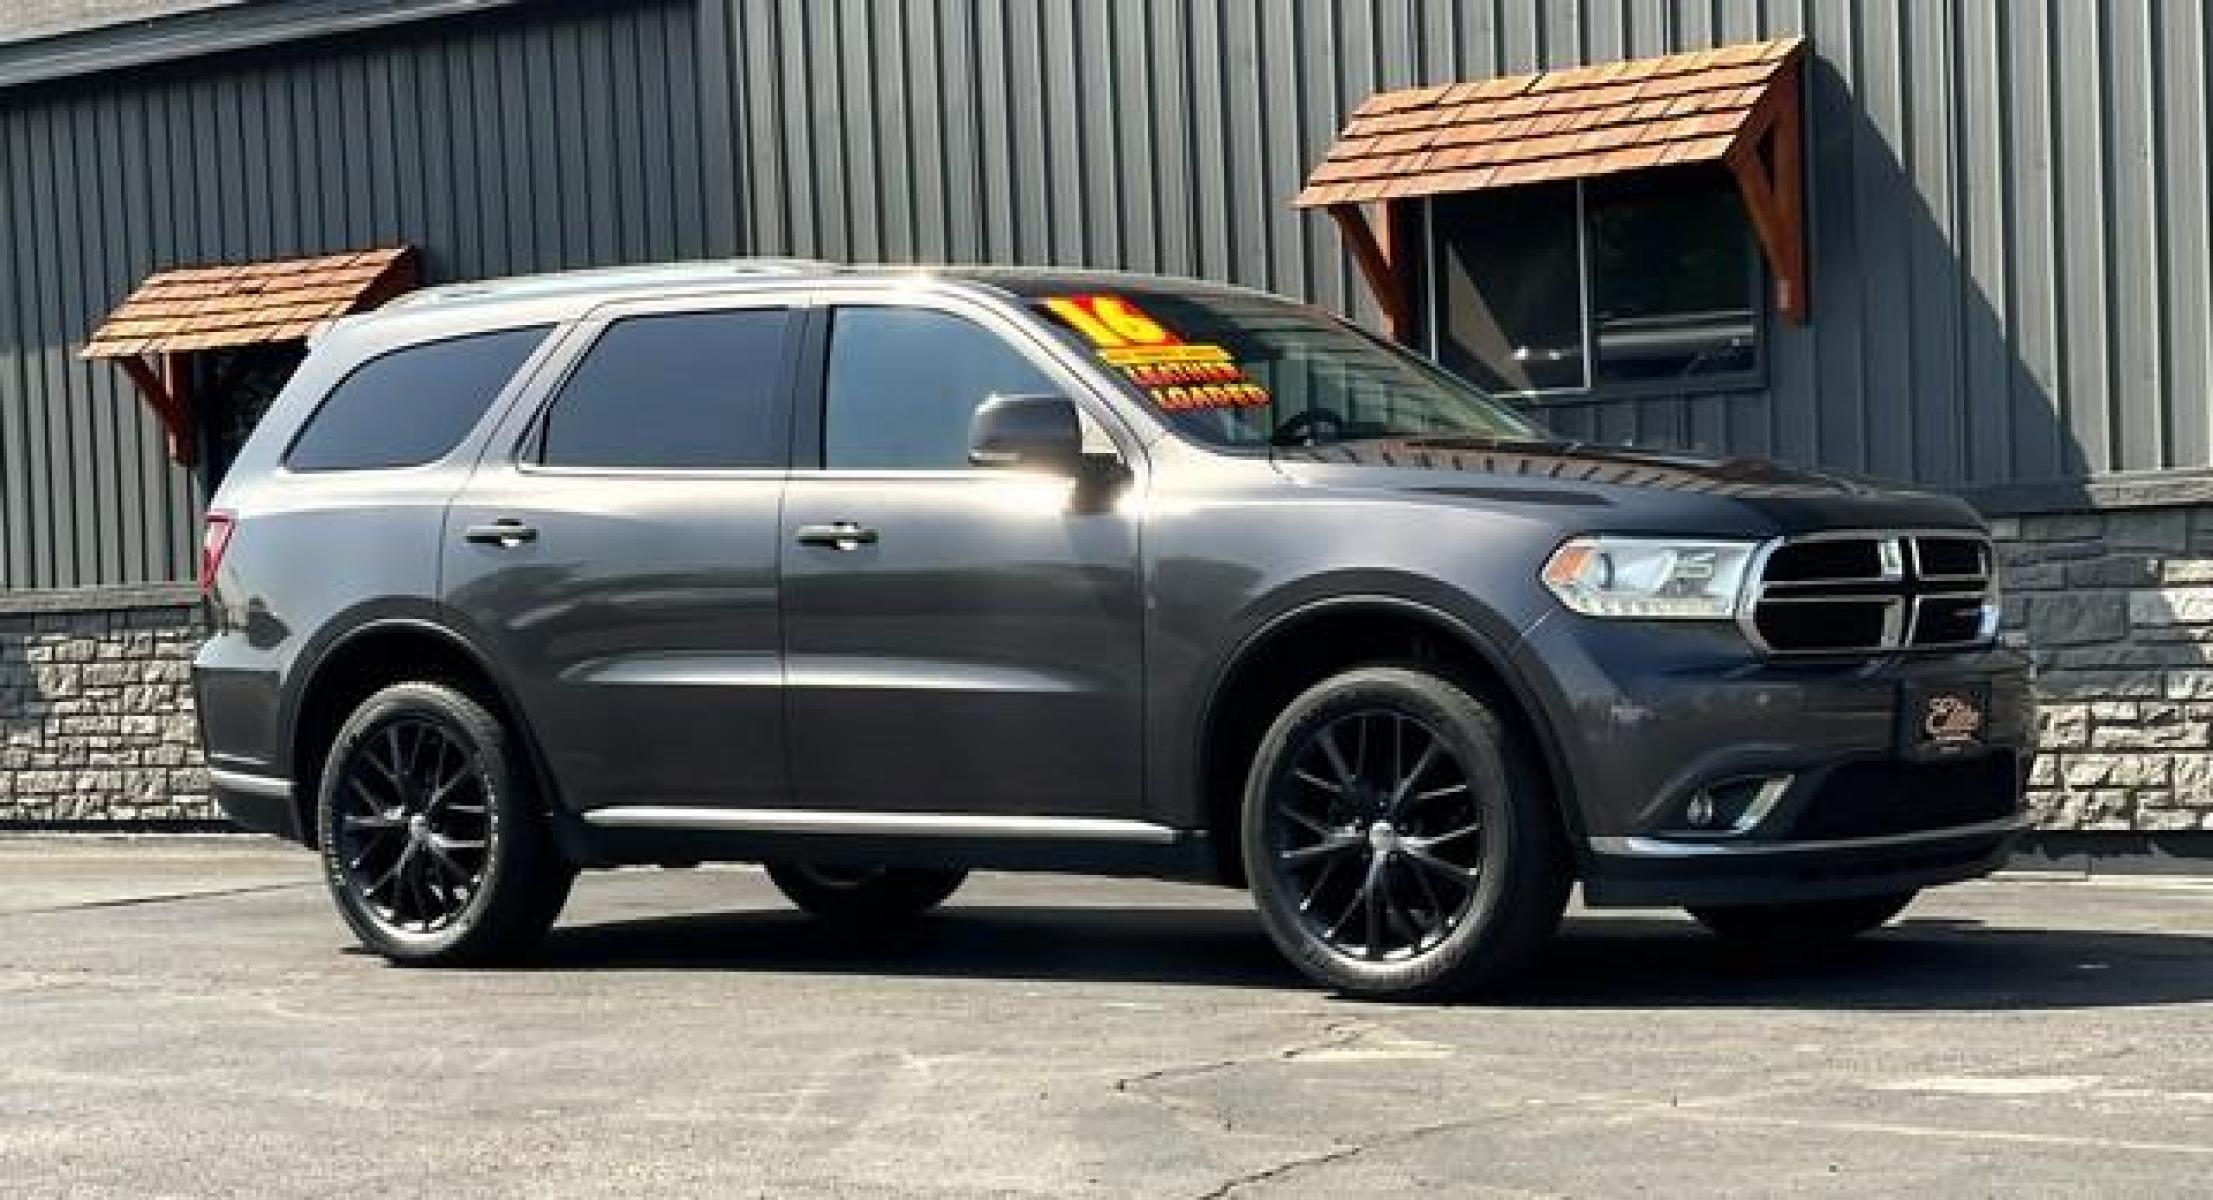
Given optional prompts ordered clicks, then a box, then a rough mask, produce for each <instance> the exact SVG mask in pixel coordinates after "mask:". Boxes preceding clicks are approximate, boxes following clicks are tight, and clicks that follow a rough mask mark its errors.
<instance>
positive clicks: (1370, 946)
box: [1360, 854, 1384, 958]
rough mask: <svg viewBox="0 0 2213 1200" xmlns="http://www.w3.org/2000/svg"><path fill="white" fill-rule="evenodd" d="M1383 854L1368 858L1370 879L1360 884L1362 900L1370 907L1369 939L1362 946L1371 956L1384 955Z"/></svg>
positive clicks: (1378, 956)
mask: <svg viewBox="0 0 2213 1200" xmlns="http://www.w3.org/2000/svg"><path fill="white" fill-rule="evenodd" d="M1383 861H1384V860H1383V856H1382V855H1380V854H1378V855H1376V856H1375V857H1374V858H1372V859H1369V860H1368V880H1367V882H1366V883H1363V884H1361V885H1360V896H1361V902H1362V903H1363V904H1365V905H1366V906H1367V909H1368V929H1367V941H1366V943H1365V944H1364V945H1363V946H1362V947H1361V949H1362V952H1363V953H1365V954H1366V955H1367V956H1368V957H1369V958H1381V957H1383Z"/></svg>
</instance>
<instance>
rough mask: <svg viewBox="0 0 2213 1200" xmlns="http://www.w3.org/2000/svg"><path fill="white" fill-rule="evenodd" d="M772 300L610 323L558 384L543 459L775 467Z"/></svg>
mask: <svg viewBox="0 0 2213 1200" xmlns="http://www.w3.org/2000/svg"><path fill="white" fill-rule="evenodd" d="M789 324H790V314H789V313H787V312H786V311H785V310H783V309H780V308H750V309H738V310H734V311H728V312H704V313H679V314H673V315H670V316H665V317H630V318H627V319H625V320H621V321H616V322H614V323H613V324H611V325H609V326H608V327H607V332H606V333H604V334H602V335H600V339H599V341H597V342H595V343H593V345H592V348H591V349H590V350H589V351H587V352H586V353H585V355H584V361H583V362H581V363H579V364H577V368H576V373H575V374H573V375H571V376H569V379H568V382H566V383H564V384H563V385H561V394H560V395H559V396H558V397H556V398H555V399H554V402H553V407H552V409H551V410H550V411H549V412H548V413H547V414H546V425H545V435H544V441H543V443H542V445H543V452H542V460H543V461H544V462H545V463H547V464H548V465H551V466H567V467H668V468H685V467H690V468H703V467H721V468H743V467H756V468H757V467H769V468H774V467H781V466H783V465H784V460H785V457H786V451H787V445H786V441H787V435H786V433H785V429H786V420H787V417H788V409H789V407H790V406H789V404H788V403H787V402H786V399H785V397H784V393H783V391H782V389H781V386H780V385H781V383H782V380H783V370H784V334H785V330H786V328H787V327H788V325H789Z"/></svg>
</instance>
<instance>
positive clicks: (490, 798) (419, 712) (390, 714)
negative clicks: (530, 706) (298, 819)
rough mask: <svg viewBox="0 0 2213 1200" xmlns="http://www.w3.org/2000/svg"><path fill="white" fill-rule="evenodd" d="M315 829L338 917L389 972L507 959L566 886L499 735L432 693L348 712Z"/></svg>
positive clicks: (498, 728) (528, 939)
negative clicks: (390, 966) (391, 966)
mask: <svg viewBox="0 0 2213 1200" xmlns="http://www.w3.org/2000/svg"><path fill="white" fill-rule="evenodd" d="M316 826H317V831H318V834H319V838H318V842H319V845H320V847H321V853H322V860H323V876H324V880H325V882H326V883H327V884H328V885H329V888H330V892H331V896H332V898H333V899H334V900H335V901H336V902H337V905H338V912H339V915H341V916H343V917H344V918H345V920H346V924H347V925H349V926H351V927H352V929H353V931H354V933H355V935H356V936H358V937H359V938H360V939H361V944H362V945H364V946H366V947H368V948H369V949H371V950H374V951H376V952H377V953H378V954H381V955H383V956H384V957H385V958H387V959H390V960H391V961H393V962H395V963H403V964H413V965H425V966H464V965H476V964H483V963H491V962H499V961H505V960H507V959H510V958H513V957H515V956H517V955H519V954H521V953H523V952H524V951H526V950H528V949H530V948H531V947H533V946H535V945H536V944H537V943H538V941H539V940H540V939H541V938H543V937H544V936H545V932H546V930H547V929H548V928H550V927H551V926H552V925H553V921H554V918H555V917H557V916H558V915H560V912H561V906H562V904H563V903H565V902H566V901H567V899H568V894H569V886H570V884H571V883H572V882H573V881H574V880H575V878H576V870H575V868H574V867H572V866H570V865H569V864H568V863H567V862H565V861H564V860H563V859H562V857H561V855H560V852H559V850H558V849H557V848H556V847H555V846H554V844H553V838H552V833H551V831H550V830H549V829H548V828H547V826H546V817H545V811H544V808H543V807H542V805H541V803H540V801H539V798H538V794H537V789H536V787H535V780H534V779H533V777H532V774H531V772H530V770H529V768H528V766H527V765H526V764H525V763H524V762H523V760H522V755H521V751H520V750H519V749H518V748H516V747H515V746H514V745H513V744H512V742H511V741H510V739H509V736H508V733H507V729H506V726H505V725H503V724H502V723H501V722H500V720H499V719H498V718H497V717H495V716H493V715H492V713H491V712H490V711H488V710H487V709H486V708H485V707H484V706H483V705H482V704H480V703H479V702H477V701H476V700H475V699H474V698H472V697H470V696H468V695H466V694H465V693H462V692H460V691H457V690H455V689H454V688H451V687H447V686H445V685H444V684H436V683H400V684H394V685H392V686H390V687H387V688H385V689H383V690H382V691H379V692H377V693H376V694H375V695H373V696H371V697H369V698H368V699H367V700H366V701H364V702H362V704H361V706H360V707H359V708H357V709H355V710H354V713H353V715H352V716H351V717H349V718H348V719H347V720H346V723H345V724H344V725H342V726H340V727H339V730H338V736H337V737H336V738H335V739H334V740H333V741H332V743H331V747H330V751H329V753H328V754H326V755H325V756H324V766H323V777H322V781H321V787H320V790H319V793H318V796H317V802H316Z"/></svg>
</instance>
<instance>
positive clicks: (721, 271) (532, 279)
mask: <svg viewBox="0 0 2213 1200" xmlns="http://www.w3.org/2000/svg"><path fill="white" fill-rule="evenodd" d="M836 269H837V268H836V265H835V264H833V263H827V262H823V261H820V260H818V259H812V258H722V259H700V260H697V261H692V262H674V263H650V264H643V265H635V266H619V267H590V268H586V269H584V270H578V271H552V272H547V273H545V274H539V275H512V276H508V277H506V278H502V279H479V280H471V281H467V282H463V283H446V284H440V285H438V286H437V287H432V288H425V289H423V290H421V291H418V292H409V293H407V294H406V295H403V296H401V297H399V298H398V299H395V300H393V301H392V302H391V303H389V304H386V305H385V306H384V308H385V310H386V311H392V310H398V309H408V310H418V309H425V308H444V307H446V306H448V305H460V304H474V303H488V302H492V301H500V300H536V299H545V298H550V297H556V296H568V295H576V294H579V293H585V292H599V291H622V290H628V289H632V288H675V287H683V286H686V285H696V284H702V283H716V282H720V281H723V280H727V279H732V278H738V277H743V276H749V275H805V274H809V273H813V272H821V271H831V270H836Z"/></svg>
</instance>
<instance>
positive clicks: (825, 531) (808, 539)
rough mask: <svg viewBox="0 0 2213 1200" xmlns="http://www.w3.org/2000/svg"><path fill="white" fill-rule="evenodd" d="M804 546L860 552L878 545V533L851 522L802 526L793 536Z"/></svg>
mask: <svg viewBox="0 0 2213 1200" xmlns="http://www.w3.org/2000/svg"><path fill="white" fill-rule="evenodd" d="M792 536H793V537H794V538H796V539H797V540H798V542H799V544H800V545H802V546H828V547H830V548H831V549H833V550H858V549H860V548H861V547H863V546H873V545H875V544H876V531H875V530H873V529H870V528H868V527H867V526H865V525H856V524H854V523H853V522H851V521H837V522H833V523H831V524H828V525H801V526H800V527H799V532H797V533H796V534H793V535H792Z"/></svg>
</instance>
